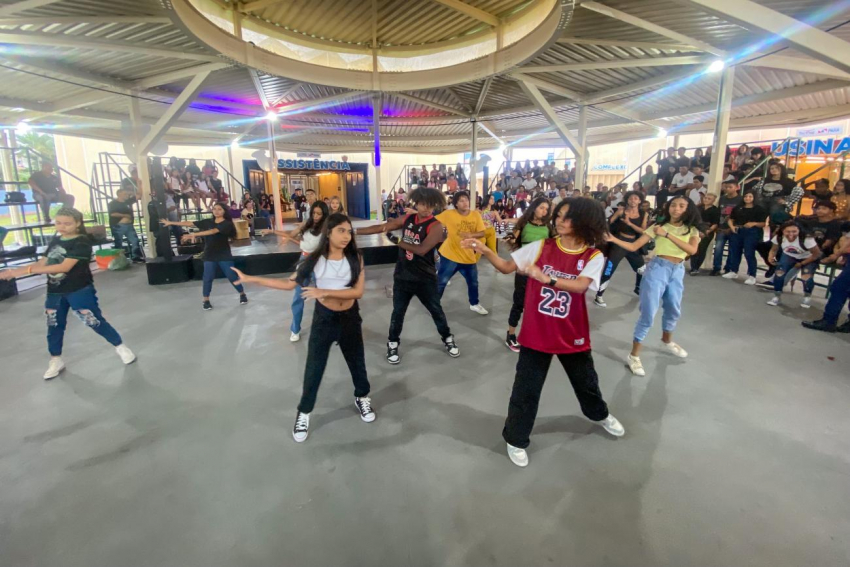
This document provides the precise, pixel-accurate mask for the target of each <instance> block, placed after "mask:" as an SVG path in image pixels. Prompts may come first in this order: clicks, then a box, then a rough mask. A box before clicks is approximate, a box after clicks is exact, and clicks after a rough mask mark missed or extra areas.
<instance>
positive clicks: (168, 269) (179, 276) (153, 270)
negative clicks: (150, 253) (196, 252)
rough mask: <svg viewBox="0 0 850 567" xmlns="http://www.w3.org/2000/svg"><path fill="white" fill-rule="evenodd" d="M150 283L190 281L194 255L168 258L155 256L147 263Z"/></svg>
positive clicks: (161, 283)
mask: <svg viewBox="0 0 850 567" xmlns="http://www.w3.org/2000/svg"><path fill="white" fill-rule="evenodd" d="M145 267H146V268H147V271H148V284H149V285H163V284H170V283H180V282H188V281H189V280H191V279H192V275H193V271H194V270H193V269H192V256H190V255H188V254H186V255H181V256H175V257H174V258H172V259H170V260H167V259H165V258H154V259H152V260H148V261H147V263H146V264H145Z"/></svg>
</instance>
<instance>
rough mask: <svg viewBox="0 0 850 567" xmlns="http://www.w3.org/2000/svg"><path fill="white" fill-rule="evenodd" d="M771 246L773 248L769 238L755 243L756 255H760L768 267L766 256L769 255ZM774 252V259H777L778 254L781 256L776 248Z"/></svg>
mask: <svg viewBox="0 0 850 567" xmlns="http://www.w3.org/2000/svg"><path fill="white" fill-rule="evenodd" d="M771 248H773V243H772V242H771V241H770V240H766V241H764V242H759V243H758V244H756V252H758V255H759V256H761V258H762V260H764V263H765V264H767V265H768V267H769V266H770V264H768V262H767V258H768V256H769V255H770V249H771ZM776 252H777V253H776V259H777V260H779V256H781V250H777V251H776Z"/></svg>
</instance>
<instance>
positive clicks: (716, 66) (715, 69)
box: [708, 59, 726, 73]
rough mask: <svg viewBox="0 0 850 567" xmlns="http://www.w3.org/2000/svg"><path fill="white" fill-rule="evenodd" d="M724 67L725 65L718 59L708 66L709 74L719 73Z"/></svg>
mask: <svg viewBox="0 0 850 567" xmlns="http://www.w3.org/2000/svg"><path fill="white" fill-rule="evenodd" d="M724 67H726V63H725V62H724V61H723V60H722V59H718V60H716V61H713V62H712V63H711V65H709V66H708V72H709V73H719V72H720V71H722V70H723V69H724Z"/></svg>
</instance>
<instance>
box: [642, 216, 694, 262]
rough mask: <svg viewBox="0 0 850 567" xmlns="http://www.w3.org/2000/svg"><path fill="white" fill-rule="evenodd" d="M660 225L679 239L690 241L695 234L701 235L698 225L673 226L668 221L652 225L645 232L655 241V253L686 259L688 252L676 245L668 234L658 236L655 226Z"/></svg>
mask: <svg viewBox="0 0 850 567" xmlns="http://www.w3.org/2000/svg"><path fill="white" fill-rule="evenodd" d="M656 226H660V227H661V228H662V229H664V232H669V233H670V234H672V235H673V236H675V237H676V238H678V239H679V240H681V241H683V242H690V240H691V238H693V237H694V236H699V231H698V230H697V227H695V226H692V227H690V228H688V227H686V226H673V225H672V224H670V223H666V224H663V225H657V224H655V225H652V227H650V228H648V229H647V230H646V232H644V234H646V235H647V236H648V237H649V238H651V239H653V240H654V241H655V255H656V256H670V257H672V258H681V259H683V260H684V259H685V258H687V257H688V253H687V252H685V251H684V250H682V249H681V248H679V247H678V246H676V244H674V243H673V241H672V240H670V239H669V238H667V237H666V236H657V235H656V234H655V230H654V227H656Z"/></svg>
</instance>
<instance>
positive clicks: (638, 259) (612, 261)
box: [596, 244, 645, 297]
mask: <svg viewBox="0 0 850 567" xmlns="http://www.w3.org/2000/svg"><path fill="white" fill-rule="evenodd" d="M609 250H610V251H609V253H608V254H609V256H608V262H607V263H606V264H605V271H604V272H602V279H601V280H600V282H599V291H597V292H596V295H598V296H600V297H601V296H602V294H603V293H605V290H606V289H608V282H609V281H611V278H612V277H614V272H616V271H617V266H619V265H620V262H621V261H622V260H623V258H625V259H626V260H628V261H629V265H630V266H631V267H632V269H633V270H634V271H635V289H640V280H641V278H642V277H643V276H641V275H640V274H639V273H637V271H638V270H639V269H640V268H641V267H642V266H643V265H644V264H645V262H644V261H643V256H641V255H640V252H629V251H628V250H626V249H625V248H620V247H619V246H617V245H615V244H612V245H611V247H610V248H609Z"/></svg>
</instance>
